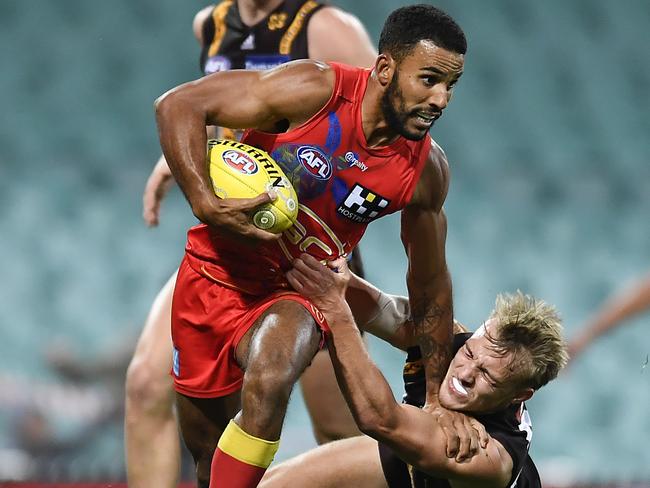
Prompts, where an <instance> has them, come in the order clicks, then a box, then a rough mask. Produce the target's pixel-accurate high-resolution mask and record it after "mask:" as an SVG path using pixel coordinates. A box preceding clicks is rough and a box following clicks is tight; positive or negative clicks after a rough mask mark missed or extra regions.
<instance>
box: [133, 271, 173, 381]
mask: <svg viewBox="0 0 650 488" xmlns="http://www.w3.org/2000/svg"><path fill="white" fill-rule="evenodd" d="M175 284H176V273H174V274H173V275H172V276H171V277H170V278H169V280H167V283H165V285H164V286H163V287H162V288H161V290H160V291H159V292H158V295H157V296H156V298H155V299H154V301H153V303H152V304H151V308H150V309H149V314H148V315H147V320H146V321H145V324H144V328H143V329H142V333H141V334H140V338H139V339H138V344H137V346H136V349H135V353H134V359H133V361H135V360H144V361H147V362H151V363H153V364H159V365H161V368H160V369H162V370H163V371H164V373H165V374H168V373H169V370H170V369H171V363H172V333H171V311H172V297H173V296H174V285H175Z"/></svg>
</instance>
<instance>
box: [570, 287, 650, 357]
mask: <svg viewBox="0 0 650 488" xmlns="http://www.w3.org/2000/svg"><path fill="white" fill-rule="evenodd" d="M648 308H650V274H649V275H647V276H646V277H645V278H643V279H642V280H641V281H639V282H637V283H634V284H633V285H631V286H629V287H627V288H626V289H624V290H622V291H620V292H618V293H615V294H613V295H612V296H611V297H609V298H608V299H607V300H606V301H605V303H604V304H603V305H602V306H601V308H600V310H598V312H597V313H596V315H595V316H594V317H592V318H591V320H590V321H589V322H588V323H587V324H586V325H585V326H584V327H583V328H582V329H581V330H580V331H579V332H578V334H577V335H576V337H575V338H574V339H573V340H572V341H571V342H570V343H569V355H570V357H571V359H575V357H577V356H578V355H579V354H581V353H582V352H583V351H584V349H585V348H587V347H588V346H589V345H590V344H591V343H592V342H593V341H595V340H596V339H597V338H598V337H600V336H601V335H603V334H606V333H607V332H609V331H610V330H612V329H614V328H616V327H618V326H619V325H621V324H622V323H623V321H624V320H626V319H628V318H631V317H634V316H635V315H636V314H638V313H641V312H643V311H644V310H646V309H648Z"/></svg>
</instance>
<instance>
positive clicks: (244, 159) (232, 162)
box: [221, 149, 259, 175]
mask: <svg viewBox="0 0 650 488" xmlns="http://www.w3.org/2000/svg"><path fill="white" fill-rule="evenodd" d="M221 157H222V158H223V160H224V162H225V163H226V164H227V165H228V166H230V167H231V168H233V169H236V170H237V171H239V172H240V173H244V174H245V175H254V174H255V173H257V170H258V169H259V168H258V167H257V163H256V162H255V161H254V160H253V159H252V158H251V157H250V156H249V155H248V154H246V153H243V152H240V151H237V150H235V149H230V150H229V151H226V152H224V153H223V154H222V155H221Z"/></svg>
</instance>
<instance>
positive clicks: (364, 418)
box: [355, 406, 397, 440]
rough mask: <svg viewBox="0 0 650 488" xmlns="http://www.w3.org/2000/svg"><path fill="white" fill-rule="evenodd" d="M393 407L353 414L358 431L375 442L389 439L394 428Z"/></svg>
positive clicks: (370, 409)
mask: <svg viewBox="0 0 650 488" xmlns="http://www.w3.org/2000/svg"><path fill="white" fill-rule="evenodd" d="M394 410H395V409H394V408H393V406H387V407H383V408H373V407H370V408H365V409H363V410H361V411H358V412H356V413H355V421H356V423H357V426H358V427H359V430H360V431H361V432H363V433H364V434H365V435H367V436H369V437H372V438H374V439H377V440H381V439H386V438H387V437H390V435H391V433H392V432H394V431H395V428H396V424H397V422H396V417H397V416H396V412H394Z"/></svg>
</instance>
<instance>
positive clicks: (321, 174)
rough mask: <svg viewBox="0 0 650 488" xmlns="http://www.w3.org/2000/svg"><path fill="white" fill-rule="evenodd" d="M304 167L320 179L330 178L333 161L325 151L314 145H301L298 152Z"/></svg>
mask: <svg viewBox="0 0 650 488" xmlns="http://www.w3.org/2000/svg"><path fill="white" fill-rule="evenodd" d="M296 155H297V156H298V160H300V162H301V163H302V165H303V167H304V168H305V169H306V170H307V171H309V172H310V173H311V175H312V176H313V177H314V178H317V179H319V180H329V178H330V176H332V163H331V162H330V160H329V158H328V157H327V156H325V154H323V152H322V151H321V150H320V149H318V148H315V147H314V146H300V147H299V148H298V151H297V153H296Z"/></svg>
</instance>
